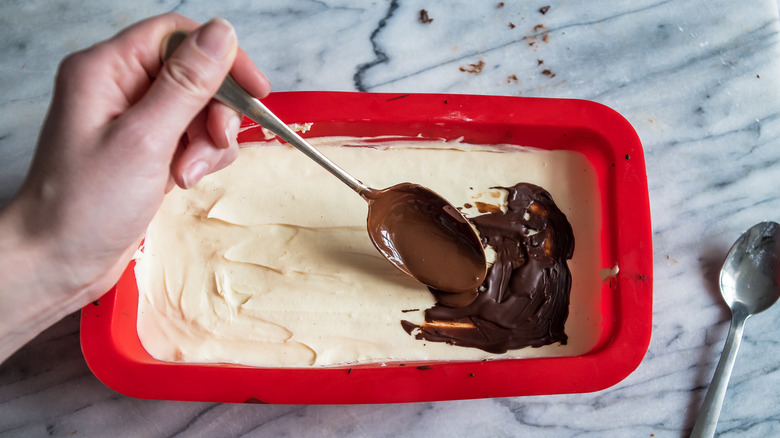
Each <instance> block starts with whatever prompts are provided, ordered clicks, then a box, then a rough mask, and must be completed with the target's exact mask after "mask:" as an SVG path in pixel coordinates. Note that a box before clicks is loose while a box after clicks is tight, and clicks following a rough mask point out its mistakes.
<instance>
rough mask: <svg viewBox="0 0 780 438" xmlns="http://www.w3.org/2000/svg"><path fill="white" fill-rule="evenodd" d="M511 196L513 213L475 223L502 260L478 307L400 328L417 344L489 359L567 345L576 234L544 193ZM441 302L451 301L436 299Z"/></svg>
mask: <svg viewBox="0 0 780 438" xmlns="http://www.w3.org/2000/svg"><path fill="white" fill-rule="evenodd" d="M504 189H505V190H507V191H508V193H509V195H508V197H507V207H508V209H507V212H506V213H504V212H501V211H497V212H492V213H489V214H484V215H481V216H477V217H475V218H472V219H471V221H472V223H473V224H474V225H475V226H476V227H477V229H478V230H479V233H480V235H481V236H482V241H483V243H484V244H487V245H490V246H491V247H493V249H495V251H496V253H497V257H496V261H495V263H494V264H493V266H492V267H491V268H490V270H489V271H488V274H487V277H486V279H485V282H484V283H483V285H482V288H481V289H480V290H481V291H480V293H479V294H477V296H476V297H475V299H474V301H473V302H471V303H470V304H466V305H463V306H461V307H448V305H447V303H444V304H443V303H442V302H439V303H438V304H436V305H435V306H434V307H432V308H430V309H428V310H426V312H425V321H426V322H425V323H424V324H422V325H416V324H413V323H411V322H409V321H401V324H402V326H403V328H404V329H405V330H406V331H407V332H408V333H409V334H413V335H414V336H415V337H416V338H417V339H425V340H428V341H435V342H447V343H450V344H453V345H458V346H464V347H476V348H480V349H482V350H485V351H488V352H491V353H504V352H506V351H507V350H513V349H518V348H523V347H527V346H532V347H541V346H543V345H548V344H553V343H555V342H559V343H561V344H566V341H567V336H566V333H565V332H564V324H565V323H566V319H567V317H568V314H569V294H570V291H571V273H570V271H569V267H568V265H567V264H566V261H567V260H568V259H570V258H571V257H572V254H573V252H574V234H573V232H572V228H571V225H570V224H569V222H568V220H567V219H566V216H565V215H564V214H563V212H561V211H560V209H559V208H558V207H557V206H556V205H555V202H553V199H552V196H550V194H549V193H548V192H547V191H546V190H544V189H542V188H541V187H538V186H535V185H533V184H527V183H520V184H517V185H515V186H513V187H506V188H504ZM432 292H434V294H435V295H437V296H440V295H449V294H446V293H444V292H437V291H432Z"/></svg>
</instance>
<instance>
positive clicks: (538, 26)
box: [534, 24, 547, 33]
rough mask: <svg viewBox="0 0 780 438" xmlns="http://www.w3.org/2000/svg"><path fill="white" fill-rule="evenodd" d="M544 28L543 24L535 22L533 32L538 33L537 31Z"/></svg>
mask: <svg viewBox="0 0 780 438" xmlns="http://www.w3.org/2000/svg"><path fill="white" fill-rule="evenodd" d="M545 29H547V26H545V25H544V24H537V25H536V26H534V32H535V33H538V32H539V31H542V30H545Z"/></svg>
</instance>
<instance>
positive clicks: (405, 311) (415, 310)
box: [401, 309, 420, 313]
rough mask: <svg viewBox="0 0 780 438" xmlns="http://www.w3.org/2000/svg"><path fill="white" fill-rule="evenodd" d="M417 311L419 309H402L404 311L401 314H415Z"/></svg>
mask: <svg viewBox="0 0 780 438" xmlns="http://www.w3.org/2000/svg"><path fill="white" fill-rule="evenodd" d="M419 310H420V309H404V310H401V312H403V313H409V312H417V311H419Z"/></svg>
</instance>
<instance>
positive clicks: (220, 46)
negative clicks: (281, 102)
mask: <svg viewBox="0 0 780 438" xmlns="http://www.w3.org/2000/svg"><path fill="white" fill-rule="evenodd" d="M237 51H238V42H237V38H236V32H235V30H234V29H233V26H232V25H231V24H230V23H229V22H228V21H226V20H224V19H221V18H215V19H212V20H211V21H209V22H208V23H206V24H204V25H202V26H201V27H199V28H198V29H196V30H195V31H194V32H192V33H191V34H190V35H189V36H187V38H185V39H184V41H183V42H182V43H181V45H180V46H179V48H178V49H176V51H175V52H174V53H173V55H171V57H170V58H169V59H168V60H167V61H166V62H165V64H164V65H163V66H162V69H161V70H160V73H159V75H158V76H157V78H156V79H155V80H154V82H153V83H152V85H151V86H150V87H149V90H148V91H147V93H146V94H145V95H144V97H143V98H142V99H141V100H140V101H139V102H138V104H137V105H135V106H134V108H133V110H134V111H133V112H134V113H135V114H136V115H137V117H138V118H142V119H143V120H137V121H138V122H139V123H142V124H143V125H144V126H147V127H148V128H147V129H148V131H150V132H153V133H155V134H157V135H159V137H158V138H161V139H165V140H166V143H168V144H172V145H175V144H177V143H178V139H179V138H180V137H181V135H182V134H184V132H185V131H186V129H187V127H188V126H189V124H190V122H191V121H192V120H193V119H194V118H195V116H196V115H197V114H198V113H199V112H200V111H202V110H203V108H204V107H205V106H206V105H207V104H208V102H209V101H210V100H211V98H212V97H213V96H214V93H216V91H217V89H219V86H220V85H221V84H222V81H223V80H224V79H225V76H227V75H228V72H229V71H230V68H231V66H232V65H233V61H234V59H235V57H236V53H237ZM167 136H172V137H173V138H166V137H167Z"/></svg>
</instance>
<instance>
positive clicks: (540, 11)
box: [539, 5, 550, 15]
mask: <svg viewBox="0 0 780 438" xmlns="http://www.w3.org/2000/svg"><path fill="white" fill-rule="evenodd" d="M549 10H550V6H549V5H547V6H542V7H541V8H539V13H540V14H542V15H544V14H546V13H547V11H549Z"/></svg>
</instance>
